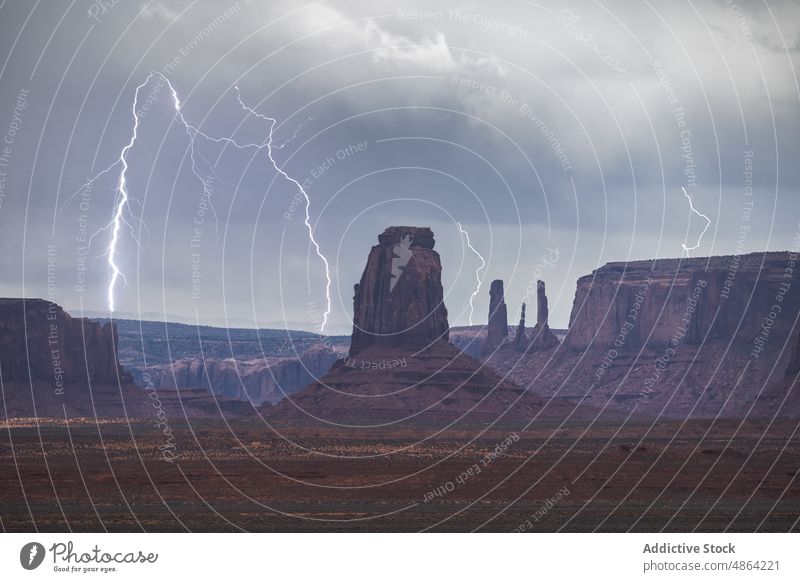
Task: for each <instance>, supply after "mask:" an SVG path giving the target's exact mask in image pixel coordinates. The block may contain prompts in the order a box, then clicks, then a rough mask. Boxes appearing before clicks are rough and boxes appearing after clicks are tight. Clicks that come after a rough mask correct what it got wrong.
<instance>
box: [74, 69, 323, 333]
mask: <svg viewBox="0 0 800 582" xmlns="http://www.w3.org/2000/svg"><path fill="white" fill-rule="evenodd" d="M155 77H158V78H159V79H160V80H161V81H163V82H164V83H165V84H166V85H167V87H168V88H169V91H170V96H171V99H172V105H173V108H174V109H175V115H176V118H177V119H178V120H179V121H180V123H181V125H182V126H183V127H184V129H185V131H186V134H187V136H188V137H189V143H190V149H189V157H190V160H191V168H192V173H193V174H194V176H195V177H196V178H197V179H198V180H199V181H200V183H201V184H202V187H203V193H204V194H206V195H207V197H208V198H207V199H208V204H209V208H210V209H211V212H212V214H213V216H214V219H215V223H216V222H218V217H217V213H216V210H215V208H214V206H213V203H212V200H211V197H212V195H213V190H212V188H211V184H212V180H218V179H219V178H218V176H217V174H216V172H215V171H214V166H213V165H212V164H211V162H210V161H209V160H208V159H207V158H205V156H203V155H202V154H201V153H200V151H199V150H198V144H197V138H198V137H202V138H203V139H205V140H207V141H209V142H212V143H216V144H224V145H226V146H228V145H230V146H233V147H235V148H237V149H248V148H255V149H256V150H259V151H260V150H262V149H265V150H266V152H267V156H268V158H269V161H270V163H271V164H272V167H273V168H274V169H275V170H276V171H277V172H278V173H279V174H281V176H283V177H284V178H285V179H286V180H288V181H290V182H292V183H293V184H294V185H295V186H297V188H298V189H299V190H300V192H301V193H302V194H303V196H304V197H305V199H306V220H305V224H306V226H307V227H308V232H309V237H310V239H311V241H312V243H313V244H314V248H315V249H316V252H317V255H318V256H319V257H320V258H321V259H322V261H323V263H324V264H325V275H326V287H325V295H326V297H327V309H326V311H325V314H324V317H323V321H322V325H321V331H324V330H325V325H326V323H327V321H328V315H329V314H330V309H331V299H330V287H331V278H330V270H329V266H328V261H327V259H326V258H325V256H324V255H323V254H322V252H321V250H320V247H319V244H317V241H316V240H315V239H314V233H313V228H312V227H311V222H310V215H309V207H310V205H311V200H310V199H309V197H308V194H307V193H306V192H305V190H303V188H302V186H301V185H300V183H299V182H298V181H297V180H295V179H294V178H292V177H291V176H289V175H288V174H287V173H286V172H285V171H284V170H283V169H282V168H281V167H279V166H278V164H277V163H276V161H275V159H274V157H273V156H272V150H273V149H282V148H283V147H285V146H286V145H287V144H288V143H289V142H291V141H292V140H294V139H295V138H296V137H297V135H298V133H299V132H300V130H301V129H302V128H303V127H304V126H305V125H306V124H307V123H308V122H309V121H311V120H312V119H313V118H311V117H309V118H308V119H306V120H305V121H304V122H303V123H301V124H300V125H299V126H298V127H297V129H295V131H294V133H293V134H292V135H291V136H290V137H289V139H287V140H286V141H285V142H283V143H282V144H280V145H278V146H274V145H273V130H274V128H275V125H276V124H277V121H276V120H275V119H273V118H271V117H266V116H264V115H261V114H259V113H256V112H255V111H253V110H252V109H250V108H249V107H247V106H245V104H244V103H243V102H242V100H241V96H240V94H239V88H238V87H236V88H235V89H236V95H237V100H238V101H239V103H240V104H241V106H242V107H243V108H244V109H245V110H246V111H248V112H250V113H252V114H254V115H256V116H258V117H260V118H261V119H264V120H266V121H268V122H269V134H268V138H267V139H266V140H265V141H264V142H262V143H260V144H258V143H239V142H238V141H236V140H235V139H233V138H230V137H213V136H210V135H208V134H207V133H205V132H203V131H200V129H198V128H197V127H195V126H194V125H192V124H191V123H189V122H188V121H187V120H186V117H185V116H184V114H183V110H182V108H181V100H180V97H179V96H178V92H177V91H176V90H175V87H174V86H173V85H172V83H171V82H170V81H169V79H167V77H166V76H165V75H164V74H162V73H159V72H155V71H151V72H150V73H149V74H148V75H147V78H146V79H145V80H144V81H143V82H142V83H141V84H140V85H139V86H137V87H136V91H135V93H134V100H133V106H132V114H133V129H132V131H131V137H130V140H129V141H128V143H127V144H126V145H125V146H124V147H123V148H122V150H121V151H120V155H119V158H117V159H116V160H115V161H114V162H113V163H111V164H110V165H109V166H108V167H106V168H105V169H103V170H101V171H100V172H98V173H97V174H95V175H94V176H93V177H92V178H91V179H90V180H89V181H88V182H86V183H85V184H83V186H81V187H80V188H79V189H78V190H76V191H75V193H73V194H72V195H71V196H70V197H69V198H67V200H66V201H65V203H64V204H65V205H66V204H68V203H69V202H70V201H71V200H72V199H74V198H75V197H76V196H77V195H78V194H79V193H80V192H81V191H83V190H84V189H85V188H88V187H91V186H92V185H93V184H94V182H96V181H97V180H98V179H99V178H101V177H102V176H104V175H105V174H107V173H109V172H111V171H112V170H113V169H114V168H116V167H120V172H119V177H118V179H117V186H116V196H115V200H114V208H113V212H112V217H111V220H110V221H109V223H108V224H107V225H106V226H104V227H103V228H101V229H99V230H98V231H97V232H95V233H94V234H93V235H92V236H91V237H90V238H89V244H91V243H92V241H93V240H94V238H95V236H97V235H98V234H100V233H101V232H107V231H109V230H110V231H111V238H110V240H109V243H108V247H107V248H106V251H105V253H104V255H105V256H106V257H107V261H108V266H109V270H110V273H111V276H110V278H109V282H108V291H107V300H108V309H109V311H110V312H112V313H113V312H114V305H115V303H114V291H115V288H116V284H117V281H118V280H119V279H120V278H121V279H122V280H123V282H125V275H124V274H123V273H122V270H121V269H120V267H119V265H118V263H117V255H118V244H119V238H120V232H121V231H122V228H123V226H127V227H128V228H129V229H130V231H131V235H132V236H133V238H134V240H135V241H136V243H137V244H139V240H138V238H137V235H136V231H135V228H134V226H133V224H131V222H130V219H131V217H132V213H131V211H130V203H131V197H130V194H129V192H128V181H127V173H128V168H129V166H128V158H127V156H128V152H129V151H130V150H131V149H132V148H133V147H134V145H136V141H137V139H138V131H139V123H140V118H139V114H138V111H137V110H138V103H139V95H140V93H141V91H142V89H143V88H144V87H146V86H147V85H148V84H149V83H150V82H151V81H152V80H153V79H154V78H155ZM201 163H202V164H201ZM201 165H202V166H204V167H205V169H206V171H205V175H204V172H203V170H201ZM139 223H140V224H141V221H140V222H139Z"/></svg>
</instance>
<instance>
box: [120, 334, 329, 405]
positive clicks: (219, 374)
mask: <svg viewBox="0 0 800 582" xmlns="http://www.w3.org/2000/svg"><path fill="white" fill-rule="evenodd" d="M343 357H344V352H343V351H337V350H332V349H328V348H327V347H324V346H322V345H318V346H315V347H312V348H310V349H309V350H308V351H306V352H305V353H304V354H302V355H301V356H300V357H295V358H270V357H267V358H255V359H252V360H237V359H233V358H225V359H217V358H206V359H202V358H183V359H180V360H177V361H175V362H173V363H172V364H161V365H158V366H150V367H147V368H137V369H136V370H135V371H134V373H133V376H134V380H135V381H136V383H137V384H139V385H140V386H146V385H147V384H148V383H149V384H152V385H153V386H154V387H156V388H158V389H162V390H163V389H165V388H173V389H174V388H180V389H185V388H203V389H205V390H207V391H208V392H210V393H212V394H216V395H219V396H224V397H227V398H232V399H235V400H247V401H250V402H252V403H253V404H254V405H256V406H259V405H261V404H263V403H264V402H269V403H272V404H275V403H277V402H279V401H280V400H282V399H283V398H284V397H286V396H287V395H289V394H293V393H295V392H297V391H298V390H300V389H301V388H305V387H306V386H308V385H309V384H310V383H311V382H313V381H314V380H316V379H317V378H320V377H322V376H323V375H325V374H326V373H327V372H328V370H330V368H331V366H332V365H333V364H334V362H336V361H337V360H338V359H342V358H343Z"/></svg>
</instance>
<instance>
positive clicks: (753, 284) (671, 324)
mask: <svg viewBox="0 0 800 582" xmlns="http://www.w3.org/2000/svg"><path fill="white" fill-rule="evenodd" d="M789 262H790V255H789V253H777V252H775V253H753V254H750V255H743V256H740V257H735V256H723V257H706V258H694V259H660V260H655V261H636V262H630V263H609V264H608V265H605V266H604V267H602V268H600V269H598V270H596V271H594V272H593V273H592V274H591V275H587V276H585V277H581V278H580V279H579V280H578V289H577V291H576V293H575V302H574V303H573V307H572V315H571V316H570V326H569V332H568V334H567V337H566V340H565V344H566V345H567V346H568V347H570V348H577V349H583V348H586V347H589V346H595V347H612V346H614V345H615V342H616V343H624V345H626V346H628V347H637V346H642V345H648V346H666V345H667V344H669V343H670V342H672V341H673V340H674V339H675V338H676V335H677V336H679V337H678V339H679V340H680V342H681V343H684V344H695V345H696V344H700V343H702V342H704V341H709V340H711V341H723V342H730V341H737V342H748V341H752V340H754V339H755V338H756V337H757V336H758V335H759V333H760V332H761V328H762V325H763V324H764V318H765V316H767V315H768V314H769V313H770V312H771V311H772V306H773V305H775V304H778V305H779V309H780V311H781V315H780V317H775V318H774V322H772V323H769V328H770V332H769V334H768V335H773V337H774V336H780V337H783V338H785V337H786V336H787V334H789V333H790V330H791V328H792V326H793V325H794V319H793V316H790V315H788V314H790V313H796V310H797V308H798V305H800V292H798V290H797V289H796V287H797V285H796V284H795V285H793V284H792V282H793V281H795V280H796V279H797V269H794V270H791V269H790V271H789V272H787V270H786V269H787V265H788V264H789ZM787 275H788V276H787ZM787 284H788V285H789V287H792V286H794V287H795V289H790V288H787V289H785V290H782V288H783V287H786V285H787ZM778 297H780V299H778ZM773 343H774V342H773Z"/></svg>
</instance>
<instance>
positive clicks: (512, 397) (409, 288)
mask: <svg viewBox="0 0 800 582" xmlns="http://www.w3.org/2000/svg"><path fill="white" fill-rule="evenodd" d="M378 240H379V244H378V245H377V246H374V247H372V250H371V251H370V253H369V258H368V259H367V266H366V268H365V269H364V274H363V276H362V277H361V282H360V283H359V284H358V285H356V288H355V290H356V293H355V298H354V317H353V336H352V342H351V345H350V354H349V357H348V358H346V359H345V360H340V361H338V362H337V363H335V364H334V365H333V367H332V368H331V370H330V372H328V374H326V375H325V376H324V377H322V378H320V379H319V380H317V381H316V382H314V383H312V384H311V385H310V386H308V387H306V388H305V389H303V390H301V391H300V392H298V393H297V394H293V395H290V396H289V397H288V398H287V399H286V400H284V401H282V402H280V403H279V404H278V405H276V406H275V407H273V408H271V409H269V410H266V411H265V412H266V414H268V415H269V416H270V417H271V418H273V419H277V420H288V421H290V422H291V423H292V424H293V425H294V424H297V423H311V424H317V423H320V422H322V423H323V424H325V423H333V424H336V425H339V426H341V425H345V426H360V427H362V428H372V429H374V430H376V431H379V432H380V431H383V430H385V429H386V427H388V426H389V425H391V426H392V427H393V428H397V427H399V426H406V425H414V426H416V427H417V428H419V427H420V426H427V427H435V426H440V425H441V423H455V422H459V421H464V422H490V421H508V420H514V421H516V422H520V421H521V420H522V419H525V422H527V421H529V420H531V419H532V418H534V417H536V416H538V415H539V414H540V413H542V412H543V409H544V408H547V411H546V414H547V415H552V414H557V415H564V414H565V413H566V412H565V408H564V407H563V406H562V405H560V404H559V403H555V404H551V405H547V403H546V402H544V401H543V400H542V399H541V398H539V397H538V396H535V395H531V394H528V393H527V392H526V391H525V390H523V389H521V388H519V387H518V386H515V385H514V384H513V383H511V382H509V381H506V380H504V379H503V378H500V377H499V376H498V375H497V374H496V373H495V372H494V371H493V370H491V369H490V368H487V367H486V366H484V365H483V364H482V363H481V362H480V361H478V360H476V359H474V358H472V357H470V356H468V355H467V354H465V353H463V352H461V351H460V350H459V349H458V348H456V347H455V346H454V345H452V344H451V343H450V342H449V341H448V337H449V328H448V324H447V310H446V309H445V306H444V302H443V295H444V290H443V289H442V281H441V270H442V266H441V263H440V261H439V255H438V253H436V252H435V251H434V250H433V233H432V232H431V230H430V229H429V228H418V227H409V226H394V227H389V228H387V229H386V230H385V231H384V233H383V234H382V235H380V236H379V237H378ZM546 405H547V406H546ZM448 425H449V424H448Z"/></svg>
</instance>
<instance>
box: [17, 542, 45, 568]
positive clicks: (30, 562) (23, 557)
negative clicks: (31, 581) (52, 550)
mask: <svg viewBox="0 0 800 582" xmlns="http://www.w3.org/2000/svg"><path fill="white" fill-rule="evenodd" d="M44 554H45V551H44V546H43V545H42V544H40V543H39V542H30V543H27V544H25V545H24V546H22V549H21V550H20V551H19V563H20V564H22V567H23V568H25V569H26V570H35V569H36V568H38V567H39V566H41V564H42V562H43V561H44Z"/></svg>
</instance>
